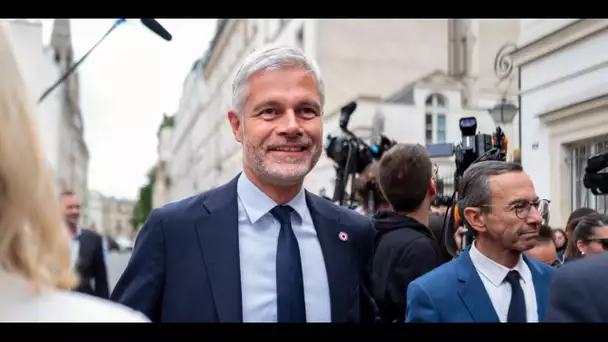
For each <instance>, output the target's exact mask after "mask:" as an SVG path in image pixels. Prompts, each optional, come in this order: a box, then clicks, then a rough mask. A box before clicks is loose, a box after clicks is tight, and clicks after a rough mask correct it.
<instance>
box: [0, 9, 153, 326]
mask: <svg viewBox="0 0 608 342" xmlns="http://www.w3.org/2000/svg"><path fill="white" fill-rule="evenodd" d="M0 75H2V77H0V122H1V123H2V124H0V189H1V191H0V303H1V304H0V321H2V322H147V321H148V320H147V319H146V318H145V317H144V316H143V315H141V314H140V313H137V312H135V311H133V310H130V309H128V308H126V307H123V306H121V305H118V304H114V303H111V302H109V301H105V300H101V299H98V298H95V297H92V296H87V295H84V294H80V293H75V292H70V289H72V288H73V287H74V286H75V285H76V284H77V283H78V277H77V275H76V274H74V273H73V272H72V267H71V264H70V248H69V242H70V241H69V240H70V239H69V237H68V234H67V231H66V229H65V226H64V223H63V220H62V218H61V207H60V205H59V201H58V198H57V192H56V189H55V187H54V185H53V178H52V176H51V174H50V172H49V171H48V164H47V161H46V158H45V156H44V151H43V148H42V146H41V144H40V140H39V136H38V128H37V122H36V107H35V106H34V104H33V103H32V102H30V98H28V94H27V88H26V87H25V84H24V82H23V79H22V77H21V74H20V71H19V65H18V63H17V61H16V60H15V57H14V53H13V51H12V42H11V40H10V27H7V23H6V22H4V21H0ZM57 95H58V96H59V94H57Z"/></svg>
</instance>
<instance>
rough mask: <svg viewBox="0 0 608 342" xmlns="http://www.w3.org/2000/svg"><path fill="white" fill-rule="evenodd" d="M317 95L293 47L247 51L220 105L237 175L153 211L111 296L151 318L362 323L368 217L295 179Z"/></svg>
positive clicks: (302, 166) (316, 130) (308, 159)
mask: <svg viewBox="0 0 608 342" xmlns="http://www.w3.org/2000/svg"><path fill="white" fill-rule="evenodd" d="M324 99H325V86H324V84H323V80H322V78H321V75H320V73H319V70H318V68H317V66H316V65H315V63H314V62H313V61H311V60H309V59H308V58H306V57H305V56H304V55H303V54H302V53H301V52H300V51H298V50H296V49H293V48H291V47H267V48H263V49H261V50H258V51H255V52H253V53H252V54H251V55H250V56H248V57H247V58H246V59H245V61H244V62H243V64H242V65H241V67H240V69H239V70H238V72H237V74H236V77H235V80H234V83H233V99H232V102H233V106H234V107H233V109H232V110H230V111H229V112H228V121H229V123H230V125H231V127H232V131H233V134H234V137H235V140H236V141H237V142H238V143H240V144H241V145H242V148H243V173H240V174H239V175H237V176H236V177H235V178H234V179H233V180H232V181H230V182H229V183H227V184H225V185H223V186H220V187H219V188H216V189H212V190H209V191H207V192H204V193H202V194H200V195H197V196H194V197H191V198H188V199H185V200H182V201H179V202H176V203H171V204H169V205H167V206H165V207H163V208H160V209H156V210H154V211H153V212H152V213H151V214H150V216H149V217H148V220H147V222H146V223H145V224H144V227H143V228H142V230H141V232H140V234H139V237H138V239H137V243H136V245H135V249H134V251H133V256H132V258H131V261H130V262H129V265H128V266H127V269H126V271H125V273H124V274H123V276H122V278H121V279H120V281H119V283H118V284H117V285H116V289H115V290H114V293H112V298H113V299H114V300H117V301H118V302H120V303H122V304H125V305H127V306H129V307H131V308H134V309H136V310H139V311H142V312H144V313H145V314H146V315H148V317H150V318H151V319H152V320H153V321H161V322H169V321H174V322H175V321H181V322H185V321H189V322H360V321H372V320H373V319H374V310H373V308H374V306H373V301H372V299H371V297H370V296H369V281H370V275H369V264H370V261H371V255H372V248H373V239H374V229H373V227H372V225H371V222H370V220H369V219H367V218H365V217H363V216H361V215H359V214H358V213H357V212H355V211H352V210H349V209H346V208H341V207H338V206H336V205H334V204H332V203H331V202H329V201H327V200H325V199H323V198H321V197H319V196H317V195H314V194H312V193H310V192H307V191H305V190H304V188H303V186H302V184H303V181H304V177H305V176H306V175H307V174H308V172H310V170H311V169H312V168H313V167H314V166H315V164H316V163H317V161H318V159H319V156H320V154H321V151H322V140H323V121H322V114H323V103H324Z"/></svg>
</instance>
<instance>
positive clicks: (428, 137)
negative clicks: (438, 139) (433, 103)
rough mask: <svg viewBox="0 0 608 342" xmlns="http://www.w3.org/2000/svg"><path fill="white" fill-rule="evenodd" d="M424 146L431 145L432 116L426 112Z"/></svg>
mask: <svg viewBox="0 0 608 342" xmlns="http://www.w3.org/2000/svg"><path fill="white" fill-rule="evenodd" d="M425 138H426V144H427V145H431V144H433V114H432V113H429V112H427V113H426V135H425Z"/></svg>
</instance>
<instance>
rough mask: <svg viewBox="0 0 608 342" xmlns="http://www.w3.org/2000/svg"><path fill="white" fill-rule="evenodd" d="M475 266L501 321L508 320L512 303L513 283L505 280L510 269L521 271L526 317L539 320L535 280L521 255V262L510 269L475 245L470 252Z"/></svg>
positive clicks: (534, 320) (529, 320) (531, 320)
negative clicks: (510, 283) (484, 253)
mask: <svg viewBox="0 0 608 342" xmlns="http://www.w3.org/2000/svg"><path fill="white" fill-rule="evenodd" d="M469 255H470V256H471V261H472V262H473V266H475V269H476V270H477V273H478V274H479V277H480V278H481V281H482V282H483V285H484V287H485V288H486V291H487V292H488V296H489V297H490V300H491V301H492V305H493V306H494V310H495V311H496V314H497V315H498V318H499V319H500V321H501V322H506V321H507V314H508V313H509V305H510V304H511V292H512V291H511V285H509V283H508V282H507V281H506V280H505V277H506V276H507V273H509V271H512V270H515V271H517V272H519V274H520V279H519V283H520V284H521V288H522V290H523V293H524V297H525V301H526V317H527V320H528V322H529V323H530V322H538V308H537V304H536V291H535V290H534V282H533V281H532V273H531V272H530V268H529V267H528V265H527V264H526V262H525V261H524V260H523V257H520V259H519V262H518V263H517V265H516V266H515V267H514V268H513V269H508V268H506V267H505V266H503V265H501V264H499V263H497V262H495V261H494V260H492V259H490V258H488V257H486V256H485V255H483V254H481V252H479V250H478V249H477V248H476V247H475V244H474V243H473V245H472V246H471V250H470V252H469Z"/></svg>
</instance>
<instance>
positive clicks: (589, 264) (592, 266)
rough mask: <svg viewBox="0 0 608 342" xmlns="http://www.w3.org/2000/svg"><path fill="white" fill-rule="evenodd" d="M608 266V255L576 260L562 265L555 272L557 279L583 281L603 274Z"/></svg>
mask: <svg viewBox="0 0 608 342" xmlns="http://www.w3.org/2000/svg"><path fill="white" fill-rule="evenodd" d="M606 264H608V253H606V254H602V255H599V256H593V257H587V258H584V259H581V260H574V261H571V262H568V263H566V264H564V265H562V266H561V267H560V268H559V269H557V270H556V272H555V277H556V278H558V277H559V278H564V277H566V278H577V279H583V278H586V277H588V276H590V275H592V277H595V274H603V273H604V271H605V268H606Z"/></svg>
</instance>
